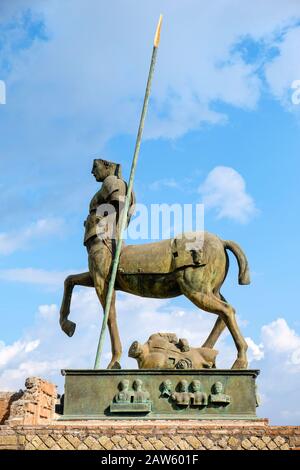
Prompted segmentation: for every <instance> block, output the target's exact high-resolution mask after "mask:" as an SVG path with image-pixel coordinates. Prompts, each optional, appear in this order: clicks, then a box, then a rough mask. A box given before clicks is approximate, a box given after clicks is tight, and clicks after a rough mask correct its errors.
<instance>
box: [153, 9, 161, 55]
mask: <svg viewBox="0 0 300 470" xmlns="http://www.w3.org/2000/svg"><path fill="white" fill-rule="evenodd" d="M161 22H162V15H160V16H159V20H158V23H157V28H156V32H155V36H154V47H158V46H159V41H160V30H161Z"/></svg>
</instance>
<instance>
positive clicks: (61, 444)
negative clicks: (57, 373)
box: [0, 377, 300, 450]
mask: <svg viewBox="0 0 300 470" xmlns="http://www.w3.org/2000/svg"><path fill="white" fill-rule="evenodd" d="M25 387H26V388H25V390H20V391H19V392H17V393H9V392H2V393H1V392H0V450H1V449H18V450H51V449H52V450H96V449H98V450H118V449H119V450H130V449H134V450H296V449H297V450H300V426H270V425H269V424H268V420H266V419H257V420H255V421H243V420H240V421H239V420H236V421H232V420H230V421H229V420H227V421H225V420H224V421H221V420H220V421H212V420H211V421H204V420H199V421H195V420H181V421H180V420H178V421H177V420H176V421H174V420H151V419H149V420H119V421H118V420H109V421H85V422H83V421H81V422H80V421H72V422H62V421H59V420H58V418H59V415H58V414H56V412H55V410H56V405H57V402H58V396H57V390H56V386H55V385H53V384H51V383H49V382H47V381H45V380H42V379H40V378H37V377H30V378H28V379H27V380H26V382H25Z"/></svg>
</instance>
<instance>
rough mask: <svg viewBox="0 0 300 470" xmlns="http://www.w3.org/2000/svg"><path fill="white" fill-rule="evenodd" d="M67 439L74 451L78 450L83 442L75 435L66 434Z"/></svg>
mask: <svg viewBox="0 0 300 470" xmlns="http://www.w3.org/2000/svg"><path fill="white" fill-rule="evenodd" d="M65 438H66V439H67V440H68V441H69V442H70V444H71V446H73V448H74V449H77V447H78V446H79V445H80V444H81V442H82V441H81V440H80V439H79V438H78V437H77V436H74V435H73V434H66V436H65Z"/></svg>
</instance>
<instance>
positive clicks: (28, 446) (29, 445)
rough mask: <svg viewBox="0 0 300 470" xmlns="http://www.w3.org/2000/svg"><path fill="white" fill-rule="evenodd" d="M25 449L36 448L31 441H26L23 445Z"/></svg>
mask: <svg viewBox="0 0 300 470" xmlns="http://www.w3.org/2000/svg"><path fill="white" fill-rule="evenodd" d="M25 450H36V448H35V447H34V446H33V445H32V444H31V442H28V444H26V445H25Z"/></svg>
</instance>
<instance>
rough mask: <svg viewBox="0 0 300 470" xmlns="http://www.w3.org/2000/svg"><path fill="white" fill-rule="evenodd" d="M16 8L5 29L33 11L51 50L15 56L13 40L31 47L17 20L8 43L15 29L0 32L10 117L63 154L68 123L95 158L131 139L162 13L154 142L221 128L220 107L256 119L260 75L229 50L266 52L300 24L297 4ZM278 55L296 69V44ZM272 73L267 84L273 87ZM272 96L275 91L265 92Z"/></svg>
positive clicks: (132, 2) (93, 0)
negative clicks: (254, 47)
mask: <svg viewBox="0 0 300 470" xmlns="http://www.w3.org/2000/svg"><path fill="white" fill-rule="evenodd" d="M10 3H11V2H10ZM17 5H18V6H19V10H17V9H16V8H13V9H12V8H11V7H10V8H11V10H12V11H9V7H8V6H7V7H6V9H5V8H3V10H4V20H7V19H8V15H9V13H11V14H12V13H14V14H16V12H17V11H18V12H19V13H20V11H21V7H23V8H24V9H25V8H26V6H27V7H32V11H33V12H34V13H33V15H32V18H31V21H32V22H34V21H37V20H39V21H40V19H41V18H43V19H44V21H45V25H46V33H47V34H48V40H47V41H45V40H44V39H42V40H41V38H40V37H35V39H34V40H31V41H29V42H30V45H27V47H24V48H23V49H20V48H19V49H18V48H16V47H13V46H14V38H15V35H17V34H18V32H19V35H20V36H21V37H22V35H24V36H25V38H26V37H27V36H26V34H27V32H26V31H24V29H25V26H24V22H22V21H21V19H20V17H18V16H17V17H15V24H14V35H12V26H11V28H10V30H9V35H10V36H9V35H7V36H5V31H4V32H3V35H4V38H5V41H4V43H5V45H6V48H5V51H6V54H7V57H6V60H7V62H8V63H9V64H10V65H11V73H10V74H9V77H8V80H9V85H10V87H11V88H12V91H13V93H14V101H13V107H12V108H11V109H12V110H13V111H14V112H18V115H19V116H20V121H21V122H22V125H23V126H24V129H23V131H24V133H25V134H23V133H21V135H22V138H23V137H24V138H30V137H31V136H32V135H33V134H34V135H35V136H36V135H37V134H39V136H40V139H41V141H42V142H44V140H43V139H44V137H45V129H49V128H51V135H50V133H49V131H48V134H47V137H48V139H49V138H50V139H51V140H52V141H53V135H55V136H56V137H57V142H60V143H62V142H63V143H65V144H67V145H69V144H70V142H69V141H68V135H66V133H64V132H63V130H62V126H61V122H62V121H63V120H65V122H67V123H68V125H69V126H71V127H72V134H73V135H74V134H75V135H76V136H77V140H76V145H77V146H78V145H81V143H82V142H83V141H84V142H85V143H88V149H87V151H90V150H92V149H93V150H92V151H95V150H94V149H95V148H97V147H99V144H101V143H103V142H104V141H105V140H107V139H108V138H110V137H112V136H113V135H116V134H122V133H135V132H136V126H137V119H138V116H139V113H140V105H141V99H142V96H143V93H144V88H145V78H146V74H147V69H148V65H149V64H148V62H149V56H150V53H151V44H152V39H153V34H154V29H155V25H156V21H157V18H158V15H159V13H160V11H161V10H163V11H164V14H165V16H164V23H163V29H162V39H161V46H160V50H159V56H158V63H157V69H156V74H155V80H154V86H153V93H152V98H153V101H152V105H151V107H150V110H149V119H148V120H147V126H146V129H145V131H146V134H147V136H148V137H153V138H157V137H169V138H176V137H179V136H181V135H183V134H184V133H186V132H188V131H190V130H193V129H197V128H199V126H200V125H201V124H202V123H204V122H209V123H212V124H215V123H220V122H224V121H226V115H224V112H221V111H218V110H217V108H216V106H215V104H216V102H223V103H226V104H230V105H232V106H236V107H239V108H242V109H254V108H255V106H256V105H257V103H258V100H259V97H260V94H261V89H262V83H261V78H260V76H259V74H258V71H257V68H258V67H257V64H256V63H250V62H249V61H247V59H245V58H243V56H242V54H241V53H239V52H238V51H237V50H236V49H234V47H233V46H234V45H235V44H236V43H238V42H240V41H241V40H242V39H243V38H244V37H248V38H251V39H252V40H253V41H255V42H259V41H262V40H265V41H267V40H268V41H269V42H270V46H271V45H272V40H273V42H276V37H275V36H274V32H275V31H278V30H279V31H280V30H281V29H282V28H284V27H285V28H286V27H288V26H289V25H290V27H292V25H294V24H295V18H297V17H300V6H299V3H298V2H297V1H293V0H290V1H288V2H284V4H283V3H282V1H281V0H264V2H261V0H253V1H252V2H248V3H245V2H240V3H238V2H236V1H235V0H219V1H218V5H217V7H216V5H215V4H214V3H211V2H208V1H205V2H201V4H200V3H199V2H198V1H197V0H186V1H185V2H174V1H172V0H164V1H161V0H153V1H152V2H147V4H146V3H145V2H139V1H136V0H127V1H126V2H118V3H117V5H118V15H116V14H115V8H116V4H115V2H111V3H103V2H98V1H97V0H89V2H86V3H85V4H84V5H83V2H82V1H81V0H72V2H70V1H69V0H66V1H65V2H63V3H62V2H61V1H60V0H52V1H51V2H36V1H35V2H34V1H29V0H27V1H25V2H19V3H18V4H17ZM71 7H72V8H71ZM5 13H6V14H5ZM31 29H32V31H33V30H34V28H31ZM78 31H81V34H78ZM291 31H292V30H291ZM179 32H180V34H179ZM10 37H11V39H10ZM10 42H11V43H12V44H10ZM120 45H121V47H120ZM284 47H285V48H286V49H287V50H288V53H287V54H285V57H286V61H287V62H288V60H289V59H291V60H294V59H293V57H294V55H293V56H292V55H291V54H293V53H291V52H290V51H291V50H294V49H295V47H294V43H293V42H292V39H291V40H290V41H288V39H287V41H286V42H285V46H284ZM57 51H59V54H58V53H57ZM86 51H89V53H88V54H87V53H86ZM174 51H176V53H175V52H174ZM295 53H296V52H295ZM282 55H283V53H282ZM278 69H279V70H277V69H276V70H275V69H274V70H273V72H272V75H274V76H276V77H278V75H280V73H281V69H280V67H279V66H278ZM269 81H270V84H271V80H269ZM275 88H276V87H275ZM275 88H274V86H273V85H272V84H271V90H273V89H274V90H275ZM275 91H276V90H275ZM41 100H42V101H43V106H42V107H41V106H40V102H41ZM29 103H30V106H29ZM29 116H30V118H31V119H24V118H26V117H27V118H28V117H29ZM58 118H59V119H58ZM32 123H33V125H32ZM50 124H51V125H50ZM73 126H74V127H73ZM37 129H38V131H39V132H37ZM52 133H53V135H52ZM25 136H26V137H25ZM67 141H68V142H67ZM84 148H86V147H84ZM63 151H64V149H63V148H62V147H61V152H63ZM69 153H70V155H71V154H72V152H69Z"/></svg>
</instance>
